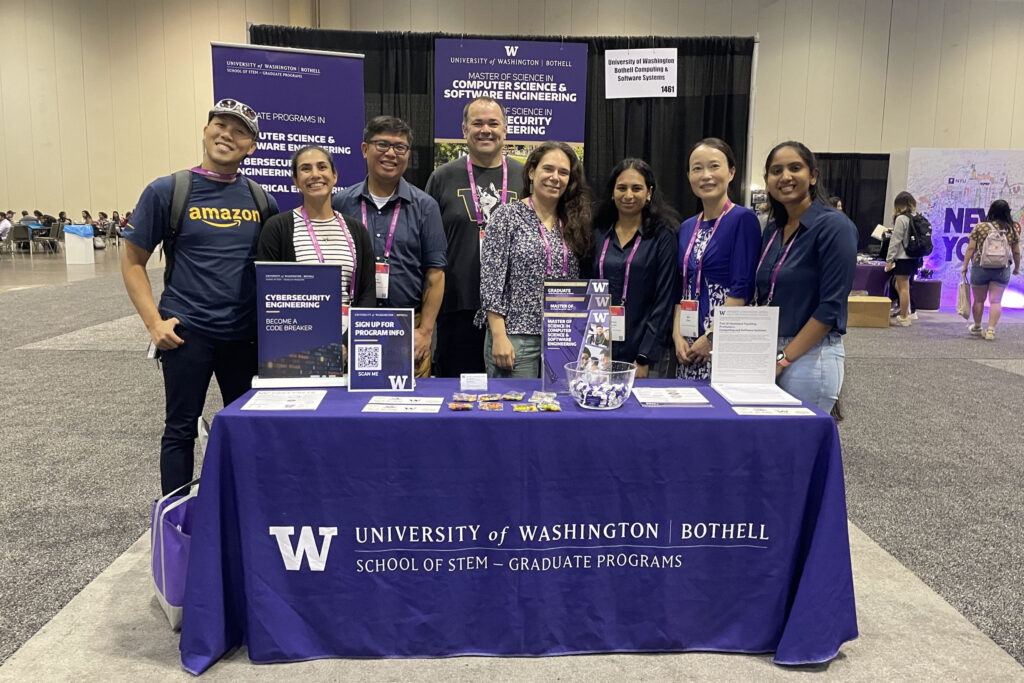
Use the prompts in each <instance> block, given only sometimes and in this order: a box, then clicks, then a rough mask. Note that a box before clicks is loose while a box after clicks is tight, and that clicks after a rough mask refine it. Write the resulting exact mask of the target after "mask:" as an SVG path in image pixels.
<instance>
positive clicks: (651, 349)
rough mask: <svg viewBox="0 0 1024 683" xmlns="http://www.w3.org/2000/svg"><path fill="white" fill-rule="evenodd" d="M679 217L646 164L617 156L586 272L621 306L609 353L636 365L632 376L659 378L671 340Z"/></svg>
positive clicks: (594, 231)
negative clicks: (618, 332) (620, 326)
mask: <svg viewBox="0 0 1024 683" xmlns="http://www.w3.org/2000/svg"><path fill="white" fill-rule="evenodd" d="M678 223H679V218H678V216H677V215H676V213H675V212H674V211H673V210H672V209H670V208H669V207H668V206H667V205H666V204H665V202H664V201H663V200H662V196H661V190H660V189H659V188H658V183H657V181H656V179H655V177H654V170H653V169H652V168H651V166H650V164H648V163H647V162H646V161H644V160H642V159H623V160H622V161H620V162H619V163H618V164H617V165H616V166H615V168H614V169H612V172H611V175H610V176H609V177H608V182H607V184H606V185H605V191H604V195H603V197H602V198H601V203H600V205H599V206H598V209H597V213H596V215H595V216H594V228H593V243H594V249H593V257H592V258H591V260H590V263H589V264H588V265H589V266H590V267H589V268H588V269H587V270H588V275H589V276H590V277H593V278H600V279H605V280H608V287H609V293H610V294H611V297H612V305H613V306H623V307H624V308H625V327H624V329H625V334H624V338H623V339H615V338H614V332H613V338H612V358H613V359H614V360H619V361H626V362H630V363H633V362H635V363H636V364H637V370H636V376H637V377H640V378H643V377H664V375H665V363H663V362H662V361H663V359H664V358H667V354H666V350H667V349H668V347H669V344H670V342H671V339H672V332H671V326H672V307H673V304H674V300H673V299H674V297H673V293H674V292H675V291H676V289H677V285H676V251H677V247H676V234H675V226H676V225H678Z"/></svg>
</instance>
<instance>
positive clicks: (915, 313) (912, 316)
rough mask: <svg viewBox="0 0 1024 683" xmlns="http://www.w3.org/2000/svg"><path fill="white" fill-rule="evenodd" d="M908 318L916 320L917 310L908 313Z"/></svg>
mask: <svg viewBox="0 0 1024 683" xmlns="http://www.w3.org/2000/svg"><path fill="white" fill-rule="evenodd" d="M910 319H911V320H917V311H914V312H913V313H911V314H910Z"/></svg>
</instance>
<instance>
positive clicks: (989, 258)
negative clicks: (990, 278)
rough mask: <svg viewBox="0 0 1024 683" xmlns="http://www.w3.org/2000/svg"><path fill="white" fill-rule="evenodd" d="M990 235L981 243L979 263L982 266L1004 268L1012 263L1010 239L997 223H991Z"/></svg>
mask: <svg viewBox="0 0 1024 683" xmlns="http://www.w3.org/2000/svg"><path fill="white" fill-rule="evenodd" d="M989 225H991V227H990V228H989V230H988V237H986V238H985V241H984V242H983V243H982V245H981V257H980V258H979V259H978V265H979V266H981V267H982V268H999V269H1003V268H1005V267H1006V266H1007V265H1008V264H1009V263H1010V240H1008V239H1007V238H1006V233H1005V232H1003V231H1002V229H1001V228H1000V227H999V226H998V225H997V224H996V223H990V224H989Z"/></svg>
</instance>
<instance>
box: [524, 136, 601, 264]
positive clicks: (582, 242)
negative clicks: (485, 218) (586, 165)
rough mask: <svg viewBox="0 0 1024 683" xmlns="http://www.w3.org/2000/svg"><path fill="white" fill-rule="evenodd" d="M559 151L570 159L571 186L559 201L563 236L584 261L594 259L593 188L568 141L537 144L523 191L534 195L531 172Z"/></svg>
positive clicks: (530, 159) (526, 173)
mask: <svg viewBox="0 0 1024 683" xmlns="http://www.w3.org/2000/svg"><path fill="white" fill-rule="evenodd" d="M554 150H558V151H560V152H562V153H563V154H565V156H566V158H568V159H569V183H568V184H567V185H566V188H565V192H563V193H562V196H561V197H559V198H558V206H557V207H556V213H557V215H558V219H559V220H560V221H562V226H563V227H562V234H563V237H564V239H565V243H566V244H567V245H568V246H569V248H570V249H571V250H572V251H573V253H574V254H576V256H578V257H579V258H580V259H583V258H586V257H588V256H590V250H591V248H592V246H593V237H592V236H591V234H590V222H591V221H590V219H591V215H590V210H591V198H590V187H589V186H588V185H587V177H586V175H585V174H584V173H583V164H581V163H580V160H579V157H577V156H576V152H574V151H573V149H572V147H570V146H569V145H568V144H566V143H564V142H556V141H553V140H549V141H547V142H545V143H543V144H540V145H537V147H535V148H534V150H533V151H532V152H530V156H529V157H527V159H526V163H525V164H523V188H524V190H528V192H527V194H530V195H532V194H533V181H532V180H531V179H530V171H533V170H534V169H536V168H537V166H538V165H539V164H540V160H541V159H543V158H544V155H545V154H547V153H548V152H551V151H554Z"/></svg>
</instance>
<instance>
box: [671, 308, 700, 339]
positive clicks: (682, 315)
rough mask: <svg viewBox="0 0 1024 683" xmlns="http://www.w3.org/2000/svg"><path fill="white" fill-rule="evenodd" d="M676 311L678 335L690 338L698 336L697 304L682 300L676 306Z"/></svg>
mask: <svg viewBox="0 0 1024 683" xmlns="http://www.w3.org/2000/svg"><path fill="white" fill-rule="evenodd" d="M676 310H678V311H679V334H680V335H681V336H683V337H690V338H693V337H696V336H698V335H697V330H698V329H699V326H698V325H697V302H696V301H694V300H693V299H683V300H682V301H680V302H679V305H678V306H676Z"/></svg>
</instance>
